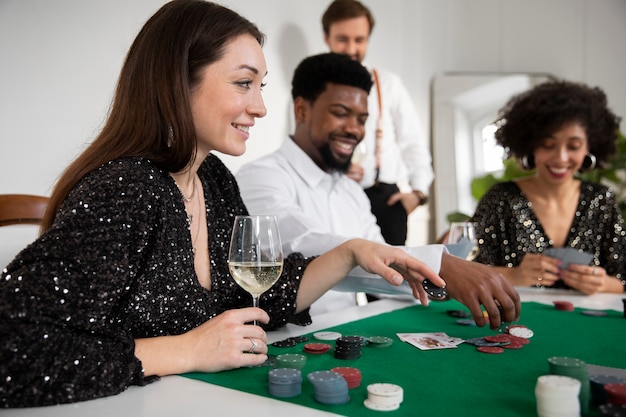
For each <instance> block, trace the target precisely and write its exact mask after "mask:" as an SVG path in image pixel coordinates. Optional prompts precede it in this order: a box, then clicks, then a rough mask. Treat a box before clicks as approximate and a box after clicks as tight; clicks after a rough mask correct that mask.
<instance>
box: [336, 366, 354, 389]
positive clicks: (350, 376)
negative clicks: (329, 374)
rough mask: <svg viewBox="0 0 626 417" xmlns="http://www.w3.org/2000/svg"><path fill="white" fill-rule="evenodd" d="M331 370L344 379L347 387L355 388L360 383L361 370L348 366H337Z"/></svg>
mask: <svg viewBox="0 0 626 417" xmlns="http://www.w3.org/2000/svg"><path fill="white" fill-rule="evenodd" d="M331 371H333V372H337V373H338V374H339V375H341V376H342V377H343V379H345V380H346V382H347V384H348V389H352V388H356V387H358V386H359V385H361V379H362V376H361V371H360V370H359V369H357V368H350V367H348V366H338V367H336V368H333V369H331Z"/></svg>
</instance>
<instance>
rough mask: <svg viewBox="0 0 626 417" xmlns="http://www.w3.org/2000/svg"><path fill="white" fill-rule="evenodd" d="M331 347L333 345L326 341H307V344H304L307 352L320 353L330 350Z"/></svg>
mask: <svg viewBox="0 0 626 417" xmlns="http://www.w3.org/2000/svg"><path fill="white" fill-rule="evenodd" d="M331 348H332V346H331V345H329V344H326V343H307V344H306V345H304V347H303V348H302V350H304V351H305V352H306V353H311V354H313V355H319V354H322V353H326V352H328V351H329V350H330V349H331Z"/></svg>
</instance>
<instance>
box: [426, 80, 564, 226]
mask: <svg viewBox="0 0 626 417" xmlns="http://www.w3.org/2000/svg"><path fill="white" fill-rule="evenodd" d="M551 78H552V76H551V75H550V74H530V73H506V74H500V73H450V74H442V75H438V76H436V77H435V78H434V79H433V82H432V85H431V109H432V120H431V123H432V125H431V126H432V129H431V132H432V137H431V139H432V150H433V166H434V171H435V181H434V183H433V188H434V190H433V194H434V203H435V204H434V213H433V215H434V219H435V225H434V228H435V230H434V236H433V237H437V236H441V235H442V234H443V233H444V232H445V231H446V230H447V228H448V220H447V216H448V214H450V213H453V212H462V213H465V214H468V215H471V214H472V213H473V212H474V209H475V208H476V203H477V202H476V201H474V198H473V197H472V194H471V182H472V179H473V178H475V177H477V176H482V175H484V174H486V173H489V172H492V173H494V174H496V175H497V172H498V171H501V170H502V169H503V165H502V161H503V156H504V150H503V149H502V147H500V146H498V145H497V144H496V143H495V140H494V138H493V132H494V131H495V128H494V126H493V124H492V123H493V121H494V120H495V119H496V115H497V112H498V110H499V109H500V107H502V106H503V105H504V104H506V102H507V101H508V100H509V98H511V97H512V96H513V95H515V94H518V93H521V92H523V91H526V90H528V89H530V88H532V87H533V86H535V85H537V84H540V83H542V82H544V81H547V80H549V79H551Z"/></svg>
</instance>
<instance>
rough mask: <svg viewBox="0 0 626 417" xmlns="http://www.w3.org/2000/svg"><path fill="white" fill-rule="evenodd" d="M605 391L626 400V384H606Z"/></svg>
mask: <svg viewBox="0 0 626 417" xmlns="http://www.w3.org/2000/svg"><path fill="white" fill-rule="evenodd" d="M604 391H605V392H606V393H607V394H609V395H611V396H613V397H615V398H620V399H622V400H626V384H605V385H604Z"/></svg>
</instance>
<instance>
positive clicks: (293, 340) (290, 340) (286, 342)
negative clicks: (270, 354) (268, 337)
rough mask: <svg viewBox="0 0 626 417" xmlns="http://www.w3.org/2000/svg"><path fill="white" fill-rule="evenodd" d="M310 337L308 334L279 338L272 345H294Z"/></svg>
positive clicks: (306, 340)
mask: <svg viewBox="0 0 626 417" xmlns="http://www.w3.org/2000/svg"><path fill="white" fill-rule="evenodd" d="M308 341H309V338H308V337H306V336H296V337H288V338H286V339H283V340H278V341H276V342H274V343H272V346H276V347H294V346H295V345H297V344H298V343H304V342H308Z"/></svg>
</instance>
